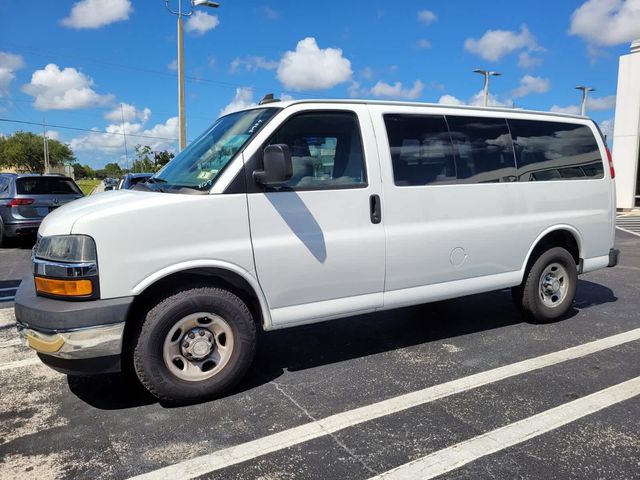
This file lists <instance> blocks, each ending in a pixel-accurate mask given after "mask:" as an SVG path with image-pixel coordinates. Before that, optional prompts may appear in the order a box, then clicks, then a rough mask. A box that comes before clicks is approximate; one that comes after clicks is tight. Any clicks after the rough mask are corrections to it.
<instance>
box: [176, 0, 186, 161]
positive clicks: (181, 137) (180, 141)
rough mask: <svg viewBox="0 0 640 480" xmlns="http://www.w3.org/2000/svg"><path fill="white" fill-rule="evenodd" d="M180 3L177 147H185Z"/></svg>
mask: <svg viewBox="0 0 640 480" xmlns="http://www.w3.org/2000/svg"><path fill="white" fill-rule="evenodd" d="M181 4H182V1H179V2H178V124H179V128H180V129H179V131H178V147H179V150H180V151H182V150H184V148H185V147H186V146H187V120H186V112H185V105H184V46H183V40H182V37H183V35H182V5H181Z"/></svg>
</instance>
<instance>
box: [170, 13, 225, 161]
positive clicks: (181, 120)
mask: <svg viewBox="0 0 640 480" xmlns="http://www.w3.org/2000/svg"><path fill="white" fill-rule="evenodd" d="M164 5H165V7H167V10H169V12H171V13H173V14H174V15H177V16H178V125H179V130H178V147H179V149H180V150H183V149H184V147H186V146H187V123H186V117H185V106H184V47H183V43H182V36H183V35H182V17H190V16H191V15H193V8H194V7H199V6H201V7H211V8H218V7H219V6H220V4H219V3H218V2H211V1H209V0H191V1H190V3H189V11H188V12H186V13H185V12H183V11H182V0H178V11H177V12H176V11H173V10H171V8H169V0H164Z"/></svg>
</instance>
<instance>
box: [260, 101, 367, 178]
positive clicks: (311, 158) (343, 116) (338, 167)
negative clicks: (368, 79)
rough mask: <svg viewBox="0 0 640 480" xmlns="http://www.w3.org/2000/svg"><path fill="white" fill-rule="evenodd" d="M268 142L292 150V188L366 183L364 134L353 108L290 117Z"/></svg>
mask: <svg viewBox="0 0 640 480" xmlns="http://www.w3.org/2000/svg"><path fill="white" fill-rule="evenodd" d="M268 144H269V145H274V144H286V145H288V146H289V150H290V151H291V162H292V164H293V176H292V177H291V180H290V181H289V182H288V183H287V184H286V187H289V188H290V189H293V190H314V189H326V188H355V187H364V186H366V185H367V177H366V172H365V166H364V155H363V151H362V138H361V136H360V126H359V124H358V120H357V117H356V114H355V113H353V112H309V113H302V114H299V115H295V116H293V117H292V118H290V119H289V120H287V121H286V122H285V123H284V124H283V125H282V127H280V129H279V130H278V131H277V132H276V133H275V134H274V135H273V137H271V139H270V140H269V142H268Z"/></svg>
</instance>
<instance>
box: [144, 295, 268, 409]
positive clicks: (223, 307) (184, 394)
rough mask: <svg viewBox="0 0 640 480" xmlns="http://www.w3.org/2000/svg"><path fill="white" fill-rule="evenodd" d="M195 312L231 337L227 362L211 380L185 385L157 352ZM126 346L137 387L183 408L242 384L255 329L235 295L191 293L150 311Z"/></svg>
mask: <svg viewBox="0 0 640 480" xmlns="http://www.w3.org/2000/svg"><path fill="white" fill-rule="evenodd" d="M199 312H209V313H211V314H213V315H215V316H219V317H221V318H222V319H224V320H225V322H226V323H227V324H228V327H230V331H231V332H232V335H233V346H232V350H231V353H230V357H229V358H228V361H227V362H226V364H225V365H224V366H222V368H221V370H219V371H218V372H217V373H215V375H214V376H212V377H210V378H207V379H203V380H199V381H189V380H185V379H182V378H180V377H178V376H177V375H175V374H174V372H172V371H171V370H170V369H169V367H168V366H167V364H166V363H165V360H164V357H163V351H165V350H163V349H164V348H165V340H166V339H167V336H168V334H169V332H170V331H171V330H172V328H174V326H175V325H177V324H178V322H180V321H181V319H184V318H185V317H186V316H188V315H190V314H194V313H199ZM183 338H184V339H186V337H183ZM132 340H133V366H134V369H135V372H136V375H137V377H138V378H139V380H140V382H141V383H142V385H144V387H145V388H146V389H147V390H149V392H151V393H152V394H153V395H154V396H155V397H157V398H158V399H160V400H161V401H164V402H166V403H171V404H189V403H195V402H201V401H205V400H209V399H212V398H216V397H219V396H221V395H222V394H224V393H225V392H227V391H229V389H231V388H232V387H233V386H234V385H236V384H237V383H238V382H239V381H240V380H241V379H242V377H243V376H244V374H245V373H246V371H247V369H248V368H249V366H250V365H251V362H252V361H253V357H254V354H255V349H256V325H255V323H254V321H253V317H252V316H251V313H250V312H249V309H248V308H247V306H246V305H245V304H244V302H243V301H242V300H240V299H239V298H238V297H237V296H236V295H234V294H232V293H231V292H228V291H227V290H222V289H219V288H212V287H196V288H191V289H188V290H184V291H181V292H179V293H176V294H174V295H172V296H170V297H168V298H167V299H165V300H163V301H161V302H159V303H158V304H156V305H155V306H154V307H152V308H151V309H150V310H149V311H148V313H147V315H146V317H145V320H144V322H143V324H142V326H141V328H140V329H139V330H138V332H137V333H136V334H134V338H133V339H132ZM181 342H183V340H180V341H179V342H177V343H181ZM214 344H215V342H214ZM216 348H218V347H217V346H216ZM185 360H186V357H185Z"/></svg>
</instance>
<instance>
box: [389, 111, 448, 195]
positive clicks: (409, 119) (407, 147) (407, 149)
mask: <svg viewBox="0 0 640 480" xmlns="http://www.w3.org/2000/svg"><path fill="white" fill-rule="evenodd" d="M384 122H385V126H386V128H387V136H388V138H389V147H390V150H391V161H392V162H393V179H394V182H395V184H396V185H398V186H409V185H433V184H447V183H455V182H456V178H457V177H456V165H455V160H454V157H453V149H452V147H451V137H450V136H449V131H448V130H447V122H446V121H445V119H444V116H426V115H399V114H393V115H385V116H384Z"/></svg>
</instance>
